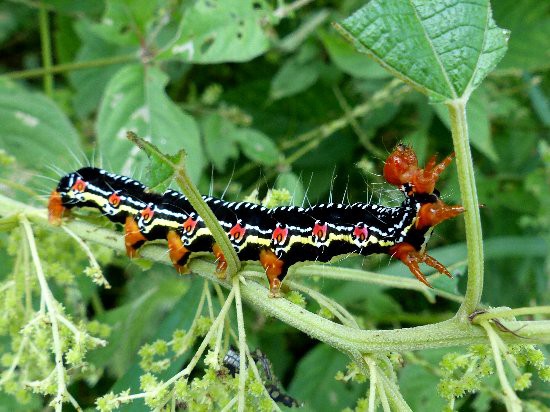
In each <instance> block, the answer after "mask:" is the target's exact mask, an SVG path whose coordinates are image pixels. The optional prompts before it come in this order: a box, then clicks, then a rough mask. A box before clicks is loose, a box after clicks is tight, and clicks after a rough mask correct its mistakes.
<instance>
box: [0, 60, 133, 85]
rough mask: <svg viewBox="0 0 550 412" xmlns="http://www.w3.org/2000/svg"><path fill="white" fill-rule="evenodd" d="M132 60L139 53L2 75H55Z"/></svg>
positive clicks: (21, 76)
mask: <svg viewBox="0 0 550 412" xmlns="http://www.w3.org/2000/svg"><path fill="white" fill-rule="evenodd" d="M131 61H135V62H137V61H139V59H138V55H137V53H134V54H127V55H123V56H113V57H105V58H103V59H95V60H88V61H83V62H75V63H67V64H59V65H56V66H50V67H39V68H37V69H29V70H21V71H16V72H11V73H6V74H3V75H2V77H6V78H8V79H13V80H16V79H31V78H33V77H40V76H44V75H46V74H49V75H53V74H55V73H65V72H72V71H75V70H84V69H92V68H94V67H103V66H111V65H113V64H120V63H128V62H131Z"/></svg>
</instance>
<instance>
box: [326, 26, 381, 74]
mask: <svg viewBox="0 0 550 412" xmlns="http://www.w3.org/2000/svg"><path fill="white" fill-rule="evenodd" d="M319 37H320V39H321V41H322V42H323V45H324V46H325V48H326V50H327V52H328V54H329V56H330V59H331V60H332V61H333V63H334V64H335V65H336V66H337V67H338V68H339V69H340V70H342V71H343V72H344V73H347V74H349V75H350V76H353V77H357V78H360V79H383V78H386V77H388V76H389V74H388V72H386V71H385V70H384V69H382V68H381V67H380V65H378V64H376V62H375V61H374V60H372V59H369V58H368V57H367V56H365V55H364V54H359V53H357V52H356V51H355V49H354V48H353V46H352V45H351V44H350V43H348V42H347V41H345V40H344V39H342V38H341V37H337V36H335V35H334V34H333V33H329V32H326V31H323V32H321V33H320V34H319Z"/></svg>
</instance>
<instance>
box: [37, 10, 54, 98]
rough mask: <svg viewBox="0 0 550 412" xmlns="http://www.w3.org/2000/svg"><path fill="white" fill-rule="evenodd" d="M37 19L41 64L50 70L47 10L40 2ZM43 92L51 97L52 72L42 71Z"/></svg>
mask: <svg viewBox="0 0 550 412" xmlns="http://www.w3.org/2000/svg"><path fill="white" fill-rule="evenodd" d="M38 21H39V27H40V45H41V48H42V64H43V66H44V69H46V70H50V69H51V67H52V44H51V39H50V21H49V20H48V10H47V9H46V7H44V5H43V4H42V2H40V8H39V10H38ZM44 92H45V93H46V96H48V97H49V98H52V97H53V74H52V73H44Z"/></svg>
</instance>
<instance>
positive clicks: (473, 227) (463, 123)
mask: <svg viewBox="0 0 550 412" xmlns="http://www.w3.org/2000/svg"><path fill="white" fill-rule="evenodd" d="M447 108H448V109H449V113H450V118H451V133H452V136H453V145H454V150H455V154H456V167H457V170H458V183H459V185H460V194H461V197H462V205H463V206H464V208H465V209H466V211H465V212H464V222H465V226H466V247H467V250H468V282H467V285H466V293H465V295H464V301H463V302H462V304H461V306H460V308H459V310H458V312H457V317H458V319H460V320H461V321H463V322H467V317H468V315H469V314H470V313H472V312H473V311H475V310H476V308H477V307H478V305H479V303H480V301H481V294H482V292H483V237H482V234H481V218H480V215H479V202H478V200H477V190H476V182H475V177H474V165H473V162H472V153H471V151H470V140H469V136H468V123H467V120H466V101H465V100H459V99H457V100H453V101H450V102H448V103H447Z"/></svg>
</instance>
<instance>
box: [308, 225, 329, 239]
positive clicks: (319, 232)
mask: <svg viewBox="0 0 550 412" xmlns="http://www.w3.org/2000/svg"><path fill="white" fill-rule="evenodd" d="M320 223H321V222H318V221H317V222H315V226H314V227H313V232H311V235H312V236H313V238H314V239H315V238H317V240H318V241H324V240H325V239H326V237H327V224H326V223H325V224H324V225H321V224H320Z"/></svg>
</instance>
